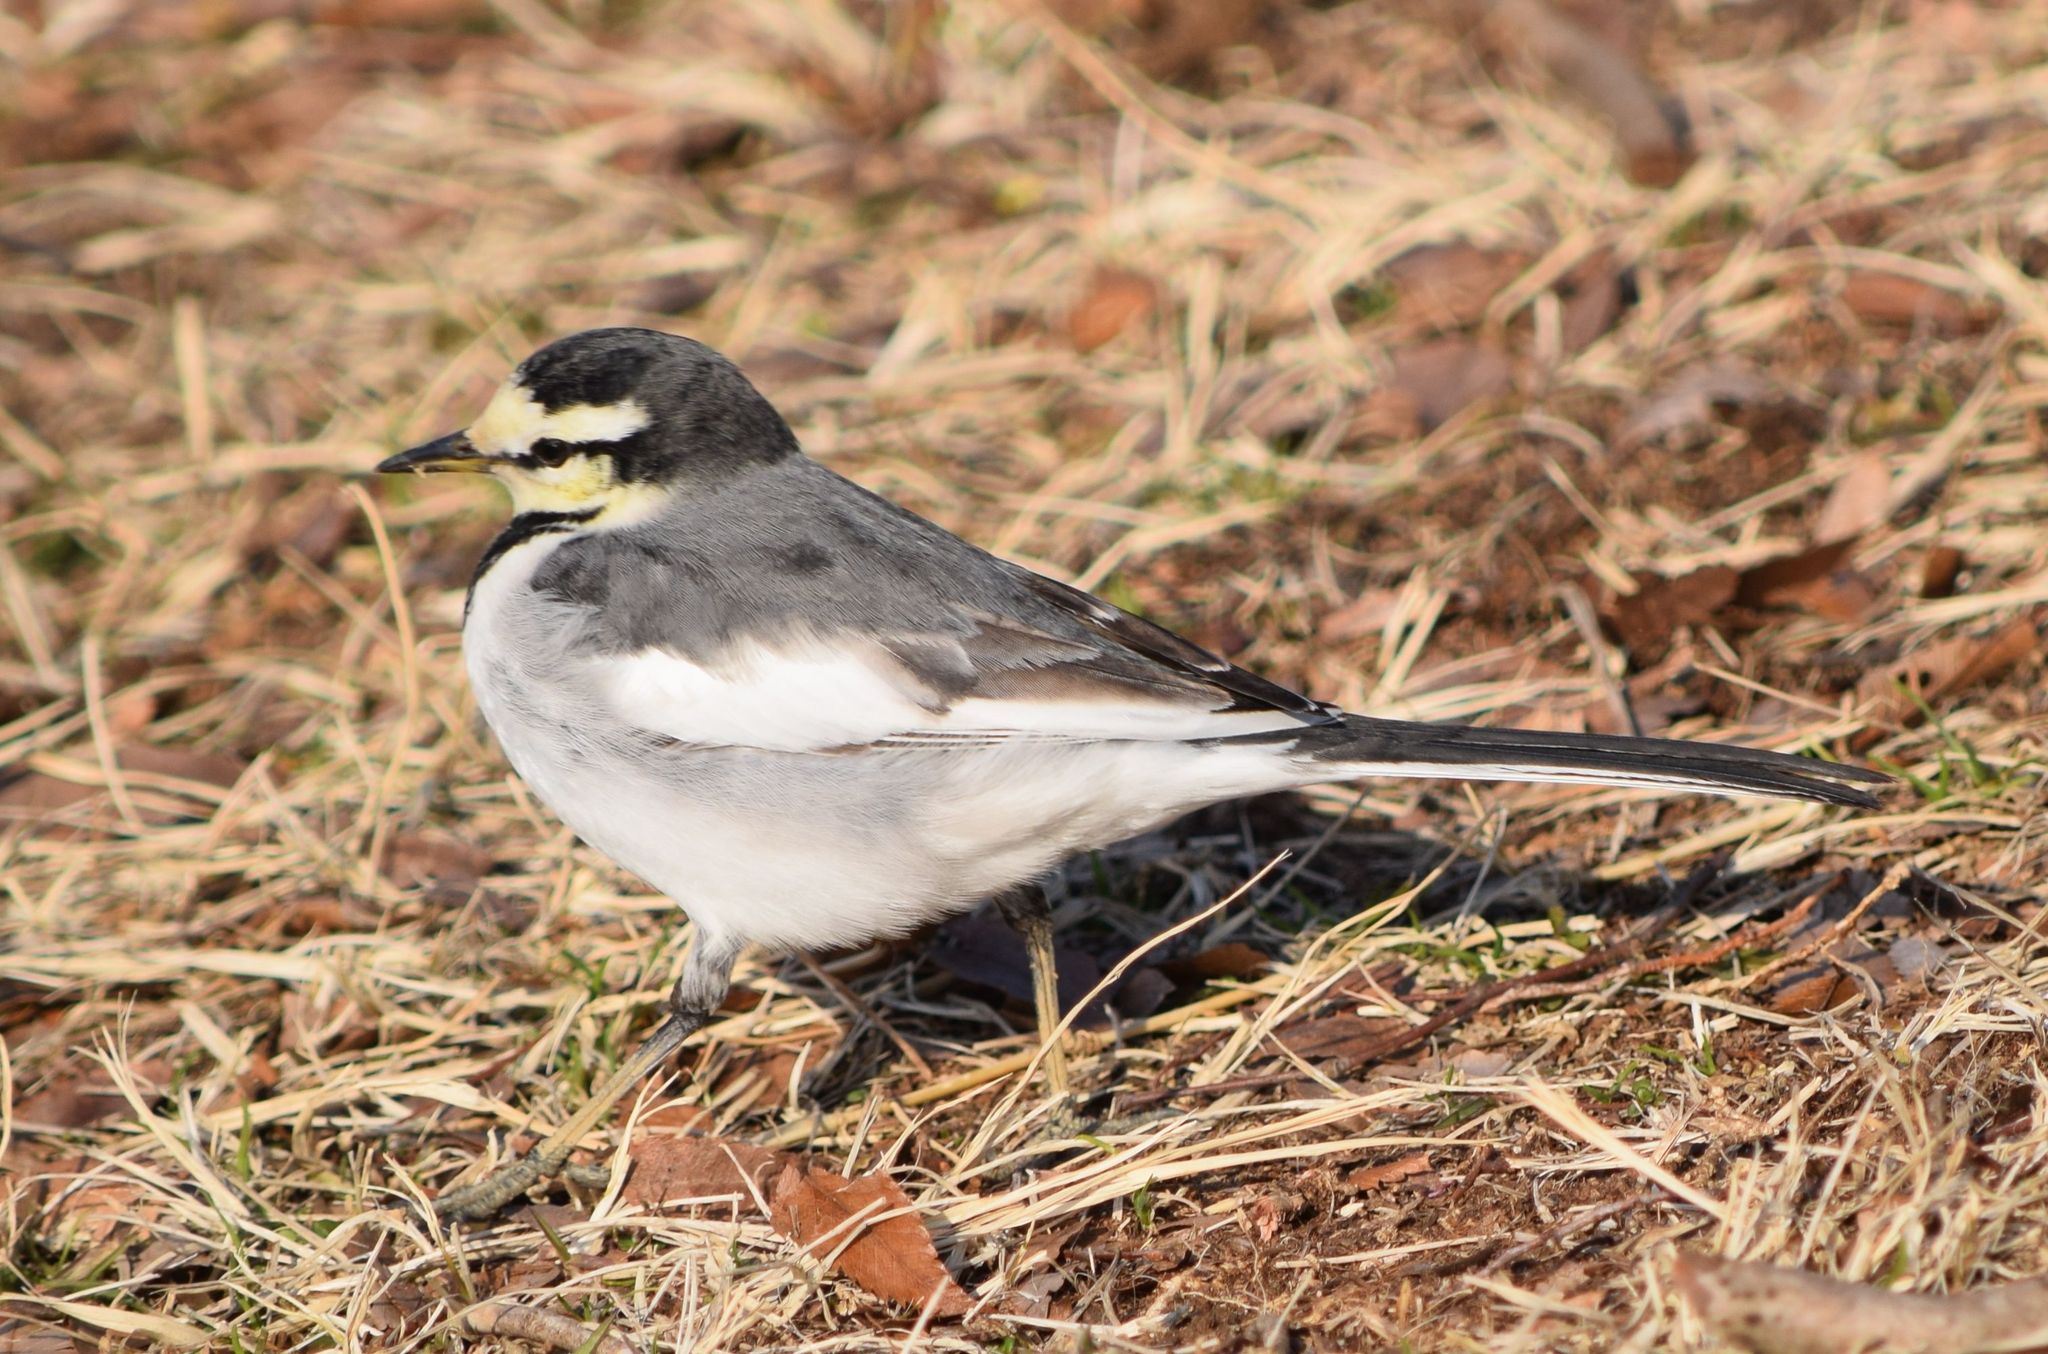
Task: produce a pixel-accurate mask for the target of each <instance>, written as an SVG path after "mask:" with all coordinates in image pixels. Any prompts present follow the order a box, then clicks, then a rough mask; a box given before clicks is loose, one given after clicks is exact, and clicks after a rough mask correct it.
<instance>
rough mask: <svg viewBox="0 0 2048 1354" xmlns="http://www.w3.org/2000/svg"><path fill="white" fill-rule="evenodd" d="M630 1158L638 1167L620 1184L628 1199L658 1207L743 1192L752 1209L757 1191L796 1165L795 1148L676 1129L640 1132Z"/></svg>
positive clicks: (621, 1193) (624, 1198)
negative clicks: (775, 1148) (782, 1148)
mask: <svg viewBox="0 0 2048 1354" xmlns="http://www.w3.org/2000/svg"><path fill="white" fill-rule="evenodd" d="M628 1160H629V1161H631V1162H632V1172H631V1174H629V1175H627V1177H626V1182H625V1184H623V1185H621V1186H620V1187H619V1198H620V1200H621V1201H623V1202H626V1203H636V1204H644V1205H646V1206H647V1207H649V1208H653V1207H657V1206H659V1205H662V1204H669V1203H674V1202H675V1201H676V1200H678V1199H717V1198H723V1197H724V1196H726V1195H738V1196H739V1198H740V1200H741V1202H742V1204H743V1205H744V1206H745V1207H746V1208H747V1209H748V1210H749V1211H751V1210H752V1208H753V1200H754V1198H755V1196H756V1192H757V1191H759V1192H761V1193H762V1194H765V1193H766V1189H767V1185H768V1182H769V1181H770V1180H771V1179H772V1178H773V1177H774V1176H775V1174H776V1173H777V1172H779V1171H781V1170H783V1169H785V1168H787V1167H792V1166H794V1165H796V1158H795V1157H793V1156H791V1155H790V1154H789V1153H787V1152H772V1151H770V1150H768V1149H767V1148H765V1147H756V1146H754V1145H753V1144H752V1143H746V1142H737V1141H734V1140H733V1139H730V1138H705V1137H694V1136H693V1137H678V1136H676V1135H675V1134H671V1133H644V1134H639V1135H636V1136H635V1137H634V1139H633V1143H632V1147H631V1149H630V1154H629V1156H628Z"/></svg>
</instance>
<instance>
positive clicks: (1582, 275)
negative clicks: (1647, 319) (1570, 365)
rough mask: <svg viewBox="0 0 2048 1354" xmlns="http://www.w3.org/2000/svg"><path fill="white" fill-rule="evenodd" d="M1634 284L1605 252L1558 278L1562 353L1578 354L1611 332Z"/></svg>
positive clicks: (1629, 298)
mask: <svg viewBox="0 0 2048 1354" xmlns="http://www.w3.org/2000/svg"><path fill="white" fill-rule="evenodd" d="M1635 285H1636V284H1635V279H1634V277H1633V276H1632V275H1631V274H1630V273H1629V271H1628V270H1627V269H1625V268H1623V267H1622V266H1621V265H1620V264H1619V263H1617V262H1616V261H1615V258H1614V255H1613V254H1612V253H1611V252H1609V251H1608V250H1605V249H1602V250H1599V251H1597V252H1596V253H1594V254H1592V255H1591V256H1590V257H1588V258H1587V259H1586V261H1585V262H1584V263H1581V264H1580V265H1579V266H1578V267H1576V268H1574V269H1572V270H1571V272H1569V273H1567V274H1565V276H1564V277H1562V278H1560V279H1559V280H1558V284H1557V293H1558V297H1559V299H1560V300H1561V301H1562V302H1563V305H1562V306H1561V307H1560V314H1559V317H1558V342H1559V345H1560V346H1561V347H1562V348H1563V349H1564V351H1565V352H1567V353H1577V352H1582V351H1584V350H1585V348H1586V347H1587V346H1588V345H1589V344H1591V343H1592V342H1593V341H1594V340H1595V339H1597V338H1599V337H1600V336H1601V335H1603V334H1605V333H1606V332H1607V331H1608V330H1610V329H1612V328H1613V327H1614V322H1615V321H1616V320H1617V319H1620V318H1621V312H1622V311H1624V310H1626V309H1627V308H1628V306H1629V304H1630V300H1631V298H1632V296H1633V294H1634V289H1635Z"/></svg>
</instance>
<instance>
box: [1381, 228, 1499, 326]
mask: <svg viewBox="0 0 2048 1354" xmlns="http://www.w3.org/2000/svg"><path fill="white" fill-rule="evenodd" d="M1528 266H1529V256H1528V255H1527V254H1518V253H1513V252H1509V251H1505V250H1494V249H1481V248H1480V247H1479V246H1478V245H1474V244H1467V243H1466V242H1464V241H1462V240H1460V241H1458V242H1456V243H1454V244H1427V245H1418V246H1417V247H1415V248H1414V249H1410V250H1408V251H1407V252H1406V253H1404V254H1401V255H1398V256H1397V257H1395V258H1394V259H1393V260H1391V261H1390V262H1389V263H1388V264H1387V266H1386V268H1385V269H1384V270H1383V271H1384V273H1385V275H1386V279H1387V281H1388V282H1390V283H1392V284H1393V287H1394V316H1393V318H1394V319H1395V320H1396V321H1399V322H1402V323H1405V324H1408V325H1413V326H1414V327H1416V328H1418V329H1424V330H1435V331H1439V332H1440V331H1444V330H1453V329H1463V328H1464V327H1465V326H1467V325H1470V324H1475V323H1477V322H1478V320H1479V319H1480V317H1481V316H1483V315H1484V314H1485V313H1486V307H1487V306H1488V304H1490V303H1491V302H1492V300H1493V298H1494V297H1495V296H1497V295H1499V294H1500V290H1501V288H1503V287H1505V286H1507V285H1508V283H1510V282H1512V281H1514V280H1515V279H1516V278H1517V277H1519V276H1521V274H1522V270H1523V269H1525V268H1527V267H1528Z"/></svg>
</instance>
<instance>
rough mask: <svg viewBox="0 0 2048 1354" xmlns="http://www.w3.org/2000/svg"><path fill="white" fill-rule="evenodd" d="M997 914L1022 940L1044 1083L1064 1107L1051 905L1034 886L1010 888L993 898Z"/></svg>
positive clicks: (1068, 1087)
mask: <svg viewBox="0 0 2048 1354" xmlns="http://www.w3.org/2000/svg"><path fill="white" fill-rule="evenodd" d="M996 911H998V912H1000V913H1001V914H1002V917H1003V920H1004V921H1006V922H1008V923H1009V924H1010V928H1011V929H1012V930H1014V931H1016V932H1017V934H1018V935H1020V936H1022V937H1023V938H1024V953H1025V954H1026V955H1027V956H1029V958H1030V960H1031V999H1032V1004H1033V1005H1035V1006H1036V1007H1037V1008H1038V1038H1039V1041H1040V1042H1042V1043H1044V1044H1045V1045H1046V1050H1045V1080H1046V1084H1047V1085H1048V1086H1049V1087H1051V1089H1052V1094H1053V1098H1054V1099H1055V1100H1057V1101H1059V1102H1060V1103H1061V1104H1062V1105H1064V1104H1066V1102H1067V1098H1068V1096H1069V1095H1070V1094H1071V1092H1072V1083H1071V1082H1070V1081H1069V1080H1068V1077H1067V1054H1066V1050H1065V1048H1064V1047H1062V1046H1061V1043H1060V1040H1059V1038H1058V1037H1057V1035H1056V1033H1055V1032H1056V1031H1057V1030H1058V1029H1059V1023H1060V983H1059V969H1058V967H1057V965H1056V963H1055V961H1054V959H1053V952H1052V904H1051V903H1050V902H1048V901H1047V900H1046V896H1045V890H1044V889H1041V888H1039V887H1038V886H1037V885H1035V884H1027V885H1025V886H1023V887H1022V888H1015V889H1011V890H1010V891H1009V892H1007V893H1004V894H1002V895H1000V896H999V897H997V899H996Z"/></svg>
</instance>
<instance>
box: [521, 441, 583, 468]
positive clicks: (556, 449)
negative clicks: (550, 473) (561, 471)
mask: <svg viewBox="0 0 2048 1354" xmlns="http://www.w3.org/2000/svg"><path fill="white" fill-rule="evenodd" d="M527 450H529V451H531V452H532V453H533V459H535V460H536V461H539V462H540V463H541V464H542V465H560V464H561V463H562V462H564V461H566V460H568V459H569V457H570V456H571V455H573V454H574V453H575V448H574V447H572V446H570V445H569V444H568V443H567V442H564V441H563V440H562V439H561V438H559V437H543V438H541V439H540V440H539V441H537V442H535V443H534V444H533V445H532V446H531V447H529V448H528V449H527Z"/></svg>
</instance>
